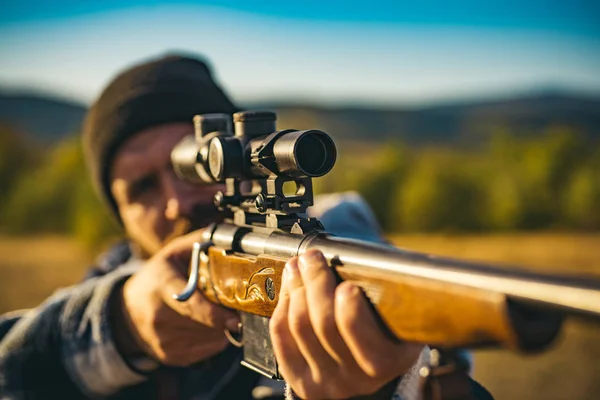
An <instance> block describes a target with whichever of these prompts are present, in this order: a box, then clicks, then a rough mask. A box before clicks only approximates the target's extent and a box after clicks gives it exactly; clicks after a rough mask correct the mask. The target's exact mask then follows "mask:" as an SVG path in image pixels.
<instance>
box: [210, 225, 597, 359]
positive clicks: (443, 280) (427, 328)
mask: <svg viewBox="0 0 600 400" xmlns="http://www.w3.org/2000/svg"><path fill="white" fill-rule="evenodd" d="M231 227H232V225H230V226H229V227H228V229H231ZM260 235H261V234H260V233H255V232H254V233H253V232H247V233H246V234H245V237H244V238H242V239H240V241H239V242H238V243H234V244H232V243H230V244H229V245H225V246H223V247H220V246H219V245H218V244H216V245H215V246H213V247H211V248H210V249H209V250H208V254H207V256H206V257H203V258H202V259H201V263H200V280H199V282H200V283H199V287H200V290H201V291H202V292H203V293H204V295H205V296H206V297H207V298H208V299H209V300H211V301H213V302H215V303H217V304H221V305H223V306H225V307H228V308H232V309H236V310H239V311H242V312H245V313H250V314H254V315H260V316H263V317H269V316H270V315H271V314H272V313H273V310H274V309H275V306H276V305H277V300H278V296H279V288H280V287H281V276H282V272H283V268H284V266H285V263H286V261H287V260H288V259H289V257H291V256H293V255H296V254H299V253H302V252H303V251H305V250H306V249H308V248H317V249H319V250H321V251H323V253H324V254H325V256H326V258H327V259H328V260H329V261H330V264H331V265H332V267H333V268H335V269H336V271H337V274H338V275H339V276H340V278H341V279H343V280H348V281H352V282H354V283H355V284H356V285H358V286H360V287H361V288H362V289H363V290H364V292H365V294H366V295H367V297H368V298H369V300H370V301H371V303H372V304H373V306H374V308H375V310H376V311H377V314H378V315H379V317H380V318H381V320H382V322H383V323H384V324H385V326H386V327H387V328H388V329H389V330H390V331H391V333H393V334H394V335H395V336H396V337H397V338H398V339H400V340H404V341H411V342H418V343H423V344H428V345H432V346H435V347H440V348H448V349H453V348H465V347H480V346H485V345H500V346H502V347H506V348H510V349H514V350H525V351H533V350H538V349H542V348H544V347H545V346H546V345H548V344H549V343H550V342H551V341H552V340H553V339H554V337H555V336H556V334H557V333H558V331H559V329H560V325H561V322H562V319H563V318H562V317H563V315H564V314H565V313H564V312H565V311H570V312H575V313H584V314H587V315H594V316H596V317H598V316H600V284H599V283H598V282H597V281H595V282H590V281H586V280H583V279H581V280H577V279H573V278H565V277H556V276H552V277H549V276H546V275H541V274H533V273H529V272H523V271H514V270H512V269H509V270H504V269H501V268H498V267H492V266H487V265H477V264H472V263H465V262H460V261H456V260H448V259H440V258H435V257H433V256H429V255H425V254H419V253H412V252H406V251H403V250H399V249H395V248H392V247H390V246H383V245H374V244H369V243H365V242H359V241H352V240H344V239H338V238H331V237H327V236H322V235H321V236H319V235H313V236H311V237H308V238H306V237H304V238H303V237H302V236H301V235H291V234H286V235H284V234H269V235H263V236H264V237H259V236H260ZM215 236H217V237H218V236H219V235H218V229H217V234H216V235H213V237H215ZM294 236H298V237H299V238H298V240H297V242H298V243H299V245H298V248H297V249H296V251H295V253H296V254H293V253H294V251H293V250H292V248H293V247H294V246H295V245H294V244H292V241H293V239H294ZM238 237H240V236H239V235H238ZM244 239H245V240H246V242H244ZM269 240H271V242H272V243H276V244H275V245H274V246H272V247H274V248H277V250H276V251H269V248H268V247H269V245H268V242H269ZM257 243H261V246H265V248H261V249H259V248H255V247H256V244H257ZM253 246H254V248H253ZM286 246H287V247H290V249H288V248H286ZM244 247H246V249H247V250H249V251H244V249H243V248H244ZM282 248H284V249H283V250H282ZM235 250H237V251H235ZM257 250H258V251H257ZM290 250H291V251H290ZM286 252H287V253H288V254H286ZM357 252H358V253H359V254H355V253H357ZM361 253H362V254H361ZM284 254H285V255H284ZM363 260H367V263H369V262H372V263H373V266H368V265H365V262H363ZM382 260H383V261H382ZM394 265H396V266H397V268H392V267H394ZM450 272H454V273H456V274H458V276H456V277H451V276H450V277H449V276H448V275H449V274H450ZM461 274H462V275H464V276H463V278H464V283H461V282H459V281H457V282H452V280H460V278H461ZM450 275H451V274H450ZM469 277H470V279H469ZM473 277H475V278H477V279H475V278H473ZM494 281H500V282H494ZM503 284H504V285H505V286H506V285H508V286H509V287H508V288H506V289H510V285H511V284H512V285H513V286H514V287H513V289H514V290H512V291H511V290H503ZM518 284H522V285H525V286H523V288H518V287H517V286H518ZM526 284H527V285H531V295H532V296H531V297H527V293H526V291H527V285H526ZM493 285H495V286H496V287H492V286H493ZM539 285H545V286H547V287H545V288H542V289H543V290H546V291H548V290H549V291H552V290H554V293H551V292H550V293H541V294H540V293H538V292H539V291H540V288H539V287H537V286H539ZM536 288H537V289H536ZM534 289H535V290H534ZM523 290H525V293H520V291H523ZM536 290H537V292H536ZM560 291H563V292H564V293H561V292H560ZM578 295H581V296H585V295H587V296H588V298H587V299H569V296H571V297H573V296H578ZM544 296H546V297H544ZM561 296H562V297H561ZM589 296H592V297H589ZM594 296H595V297H594ZM552 298H556V301H555V302H553V301H552ZM595 300H598V303H597V305H594V304H593V302H594V301H595ZM577 301H585V303H586V304H588V303H589V304H588V306H589V307H587V308H588V309H584V308H585V307H584V308H582V309H578V308H576V305H574V304H572V303H573V302H575V303H576V302H577ZM590 302H591V303H590Z"/></svg>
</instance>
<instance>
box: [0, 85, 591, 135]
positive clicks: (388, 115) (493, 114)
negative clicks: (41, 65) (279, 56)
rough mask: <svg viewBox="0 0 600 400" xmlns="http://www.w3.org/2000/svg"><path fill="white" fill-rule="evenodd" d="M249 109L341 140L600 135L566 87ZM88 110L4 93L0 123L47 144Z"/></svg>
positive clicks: (586, 102) (583, 101)
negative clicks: (372, 104) (428, 100)
mask: <svg viewBox="0 0 600 400" xmlns="http://www.w3.org/2000/svg"><path fill="white" fill-rule="evenodd" d="M249 108H261V109H271V110H274V111H276V112H277V113H278V118H279V126H280V127H282V128H284V127H285V128H287V127H293V128H297V129H305V128H318V129H322V130H324V131H326V132H328V133H330V134H331V135H332V136H333V137H334V138H336V139H338V140H352V141H371V142H382V141H384V140H389V139H394V138H397V139H401V140H404V141H406V142H408V143H412V144H428V143H443V144H461V145H465V144H467V145H468V144H470V143H477V142H479V141H481V140H484V139H485V138H486V137H487V136H488V135H489V134H490V133H492V132H495V131H497V130H498V129H508V130H510V131H511V132H513V133H517V134H521V135H527V134H536V133H539V132H540V131H542V130H543V129H545V128H547V127H550V126H560V125H568V126H573V127H575V128H576V129H577V130H578V131H580V132H582V133H583V134H585V135H588V136H590V137H593V138H596V139H597V138H600V97H591V96H584V95H576V94H566V93H561V92H555V93H549V92H548V93H541V94H534V95H528V96H520V97H514V98H506V99H499V100H480V101H469V102H455V103H446V104H439V105H431V106H427V107H422V108H369V107H338V108H335V107H314V106H308V105H304V104H281V103H278V104H269V103H261V104H254V105H251V107H249ZM85 111H86V106H85V105H84V104H78V103H75V102H71V101H67V100H62V99H58V98H53V97H50V96H47V95H39V94H35V93H29V94H27V93H21V94H18V93H12V94H7V93H4V94H3V93H2V92H1V91H0V123H8V124H10V125H11V126H13V127H15V128H16V129H18V130H19V131H23V132H26V133H27V134H29V135H31V136H34V137H36V138H38V139H39V140H42V141H44V142H54V141H56V140H59V139H60V138H62V137H63V136H65V135H68V134H71V133H74V132H77V131H79V130H80V127H81V122H82V120H83V117H84V115H85Z"/></svg>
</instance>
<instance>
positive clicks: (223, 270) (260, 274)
mask: <svg viewBox="0 0 600 400" xmlns="http://www.w3.org/2000/svg"><path fill="white" fill-rule="evenodd" d="M207 261H208V262H205V263H202V265H201V275H202V276H204V277H205V278H206V280H207V281H209V282H210V284H209V285H208V287H207V288H206V290H203V292H204V294H205V295H206V296H207V297H208V298H209V299H212V300H216V301H217V302H218V303H221V304H222V305H223V306H225V307H229V308H234V309H236V310H241V311H247V312H252V313H254V314H258V315H262V316H271V314H272V313H273V310H274V309H275V306H276V305H277V301H278V299H279V289H280V288H281V274H282V273H283V268H284V267H285V262H286V261H287V260H283V259H281V260H280V259H277V258H273V257H263V256H258V257H250V256H241V255H236V254H227V253H226V252H225V251H223V250H222V249H218V248H211V249H210V250H209V257H208V260H207Z"/></svg>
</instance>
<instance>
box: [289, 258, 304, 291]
mask: <svg viewBox="0 0 600 400" xmlns="http://www.w3.org/2000/svg"><path fill="white" fill-rule="evenodd" d="M285 275H286V286H287V288H286V289H287V291H288V292H289V293H290V296H293V295H294V291H295V290H296V289H300V288H302V287H303V286H304V283H303V282H302V275H300V270H299V266H298V257H293V258H290V259H289V260H288V262H287V263H286V264H285Z"/></svg>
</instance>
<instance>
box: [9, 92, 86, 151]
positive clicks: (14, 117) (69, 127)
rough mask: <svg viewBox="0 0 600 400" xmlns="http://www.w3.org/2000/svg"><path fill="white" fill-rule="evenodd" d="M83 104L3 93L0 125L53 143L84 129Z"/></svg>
mask: <svg viewBox="0 0 600 400" xmlns="http://www.w3.org/2000/svg"><path fill="white" fill-rule="evenodd" d="M86 110H87V107H86V106H85V105H84V104H79V103H75V102H71V101H68V100H64V99H60V98H54V97H50V96H47V95H40V94H35V93H3V92H1V91H0V124H8V125H10V126H11V127H12V128H14V129H16V130H18V131H19V132H24V133H26V134H27V135H29V136H32V137H34V138H36V139H38V140H41V141H43V142H46V143H51V142H54V141H57V140H59V139H60V138H62V137H64V136H66V135H69V134H73V133H76V132H78V131H79V130H80V128H81V122H82V121H83V118H84V116H85V112H86Z"/></svg>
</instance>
